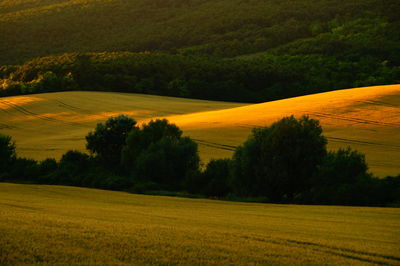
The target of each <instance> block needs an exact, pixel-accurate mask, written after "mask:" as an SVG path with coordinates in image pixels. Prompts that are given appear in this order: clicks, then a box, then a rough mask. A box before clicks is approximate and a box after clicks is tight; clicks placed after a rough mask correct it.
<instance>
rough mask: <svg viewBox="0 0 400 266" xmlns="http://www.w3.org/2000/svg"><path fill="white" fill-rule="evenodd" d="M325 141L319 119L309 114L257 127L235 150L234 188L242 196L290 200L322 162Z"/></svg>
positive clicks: (304, 185)
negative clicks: (310, 116) (308, 115)
mask: <svg viewBox="0 0 400 266" xmlns="http://www.w3.org/2000/svg"><path fill="white" fill-rule="evenodd" d="M326 143H327V141H326V138H325V137H324V136H322V128H321V126H320V124H319V122H318V121H317V120H314V119H310V118H309V117H307V116H303V117H301V118H299V119H296V118H295V117H294V116H290V117H285V118H283V119H281V120H280V121H278V122H275V123H273V124H272V125H271V126H269V127H265V128H256V129H254V130H253V134H252V135H251V136H250V138H249V139H248V140H247V141H246V142H245V143H244V144H243V145H242V146H240V147H239V148H238V149H237V150H236V151H235V153H234V156H233V184H234V189H235V190H236V192H237V193H238V194H239V195H241V196H267V197H268V198H269V199H270V200H272V201H274V202H280V201H283V200H285V199H286V200H291V199H292V198H293V196H294V195H295V194H296V193H298V192H301V191H303V190H304V189H305V188H306V187H307V184H308V181H309V178H310V177H311V176H312V175H313V174H314V172H315V171H316V169H317V166H318V165H320V164H321V163H322V160H323V158H324V156H325V154H326Z"/></svg>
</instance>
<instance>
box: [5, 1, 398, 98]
mask: <svg viewBox="0 0 400 266" xmlns="http://www.w3.org/2000/svg"><path fill="white" fill-rule="evenodd" d="M398 14H400V2H399V1H398V0H358V1H345V0H296V1H293V0H279V1H277V0H245V1H244V0H219V1H214V0H201V1H200V0H73V1H66V0H46V1H43V0H30V1H15V0H3V1H1V2H0V36H1V39H0V96H9V95H18V94H28V93H39V92H49V91H64V90H102V91H120V92H138V93H147V94H158V95H167V96H178V97H189V98H197V99H211V100H223V101H239V102H264V101H271V100H277V99H283V98H288V97H294V96H300V95H306V94H312V93H317V92H324V91H331V90H338V89H345V88H355V87H362V86H372V85H386V84H398V83H400V16H399V15H398Z"/></svg>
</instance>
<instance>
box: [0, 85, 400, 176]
mask: <svg viewBox="0 0 400 266" xmlns="http://www.w3.org/2000/svg"><path fill="white" fill-rule="evenodd" d="M399 107H400V85H390V86H376V87H365V88H356V89H348V90H339V91H334V92H326V93H320V94H314V95H308V96H302V97H295V98H290V99H285V100H279V101H273V102H266V103H261V104H251V105H249V104H247V105H246V104H238V103H226V102H213V101H201V100H189V99H183V98H172V97H161V96H150V95H141V94H122V93H105V92H61V93H47V94H36V95H29V96H17V97H5V98H1V101H0V109H1V112H0V126H1V130H0V132H1V133H3V134H8V135H11V136H13V138H14V139H15V140H16V142H17V152H18V154H19V155H20V156H26V157H32V158H35V159H44V158H46V157H56V158H59V157H60V156H61V154H63V153H64V152H65V151H66V150H68V149H78V150H84V143H85V141H84V136H85V135H86V134H87V133H88V132H89V131H90V130H93V128H94V126H95V124H96V123H98V122H102V121H105V120H106V119H107V117H109V116H115V115H117V114H127V115H129V116H132V117H133V118H135V119H136V120H137V121H139V122H145V121H148V120H149V119H152V118H155V117H165V118H167V119H169V120H170V121H172V122H174V123H176V124H177V125H178V126H180V127H181V128H182V129H183V131H184V133H185V134H186V135H189V136H190V137H192V138H193V139H195V140H196V141H197V143H198V144H199V149H200V155H201V158H202V160H203V162H206V161H208V160H209V159H211V158H222V157H229V156H231V154H232V152H233V150H234V148H235V147H236V146H237V145H240V144H241V143H242V142H243V141H244V140H246V138H247V137H248V135H249V134H250V132H251V129H252V128H253V127H259V126H266V125H268V124H270V123H272V122H274V121H276V120H278V119H280V118H282V117H283V116H288V115H291V114H294V115H296V116H300V115H309V116H311V117H313V118H316V119H319V120H320V121H321V124H322V126H323V128H324V134H325V135H326V136H327V137H328V141H329V148H331V149H337V148H339V147H347V146H351V147H353V148H355V149H357V150H360V151H361V152H363V153H365V154H366V157H367V162H368V163H369V166H370V170H371V171H372V172H373V173H374V174H376V175H378V176H386V175H397V174H399V172H400V167H399V165H400V134H399V133H400V115H399V114H400V108H399Z"/></svg>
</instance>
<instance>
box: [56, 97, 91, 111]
mask: <svg viewBox="0 0 400 266" xmlns="http://www.w3.org/2000/svg"><path fill="white" fill-rule="evenodd" d="M53 101H55V102H56V103H58V105H59V106H61V107H63V108H65V109H68V110H71V111H83V112H86V113H92V111H90V110H86V109H83V108H79V107H76V106H73V105H70V104H67V103H65V102H63V101H61V100H59V99H54V100H53Z"/></svg>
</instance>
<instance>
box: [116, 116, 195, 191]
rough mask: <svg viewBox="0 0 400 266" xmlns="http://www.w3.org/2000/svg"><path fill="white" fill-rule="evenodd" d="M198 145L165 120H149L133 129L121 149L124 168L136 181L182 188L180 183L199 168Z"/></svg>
mask: <svg viewBox="0 0 400 266" xmlns="http://www.w3.org/2000/svg"><path fill="white" fill-rule="evenodd" d="M199 161H200V159H199V156H198V152H197V144H196V143H195V142H194V141H193V140H191V139H190V138H188V137H182V131H181V130H180V129H179V128H178V127H177V126H176V125H173V124H170V123H168V121H167V120H165V119H164V120H155V121H150V122H149V123H148V124H145V125H143V127H142V128H141V129H138V128H136V129H135V130H132V131H131V132H130V133H129V135H128V138H127V140H126V147H125V148H124V150H123V164H124V166H125V169H127V171H128V172H130V173H131V175H132V176H133V177H134V178H136V180H137V181H138V182H155V183H158V184H160V185H163V187H164V188H165V189H171V190H178V189H181V187H182V183H183V180H184V179H185V177H187V176H188V175H189V174H190V173H191V172H192V171H197V170H198V167H199Z"/></svg>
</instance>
